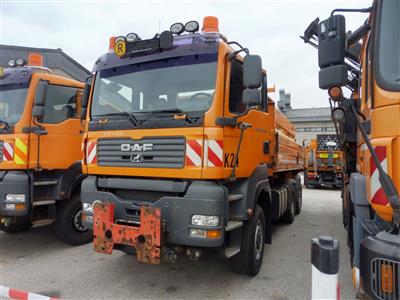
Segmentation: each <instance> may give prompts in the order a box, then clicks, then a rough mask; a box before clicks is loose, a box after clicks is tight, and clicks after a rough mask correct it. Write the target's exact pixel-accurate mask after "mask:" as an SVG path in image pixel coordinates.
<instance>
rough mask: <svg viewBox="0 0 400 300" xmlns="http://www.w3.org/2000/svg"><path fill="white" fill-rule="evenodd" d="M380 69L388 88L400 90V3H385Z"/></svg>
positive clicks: (380, 44)
mask: <svg viewBox="0 0 400 300" xmlns="http://www.w3.org/2000/svg"><path fill="white" fill-rule="evenodd" d="M380 20H381V21H380V30H379V50H378V51H379V58H378V69H379V74H380V76H381V79H383V82H384V84H385V85H386V86H390V87H392V88H395V89H397V90H398V89H399V88H400V55H399V53H400V1H383V3H382V10H381V17H380Z"/></svg>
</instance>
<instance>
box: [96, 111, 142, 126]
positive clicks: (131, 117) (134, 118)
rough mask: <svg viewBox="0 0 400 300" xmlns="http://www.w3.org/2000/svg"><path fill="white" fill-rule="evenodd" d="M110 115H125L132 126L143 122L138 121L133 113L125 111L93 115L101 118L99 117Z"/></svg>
mask: <svg viewBox="0 0 400 300" xmlns="http://www.w3.org/2000/svg"><path fill="white" fill-rule="evenodd" d="M111 116H126V117H128V118H129V120H130V121H131V122H132V124H133V125H134V126H140V125H142V123H143V122H141V121H139V120H138V119H137V118H136V117H135V115H134V114H133V113H129V112H126V111H121V112H118V113H108V114H103V115H97V116H95V117H98V118H101V117H111Z"/></svg>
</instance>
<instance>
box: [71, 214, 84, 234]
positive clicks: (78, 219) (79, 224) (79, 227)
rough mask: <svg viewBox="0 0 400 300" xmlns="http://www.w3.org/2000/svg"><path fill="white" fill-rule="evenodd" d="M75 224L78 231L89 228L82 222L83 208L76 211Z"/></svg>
mask: <svg viewBox="0 0 400 300" xmlns="http://www.w3.org/2000/svg"><path fill="white" fill-rule="evenodd" d="M73 225H74V228H75V229H76V230H77V231H80V232H84V231H86V230H87V228H86V227H85V226H84V225H83V224H82V209H80V210H78V211H77V212H76V214H75V216H74V220H73Z"/></svg>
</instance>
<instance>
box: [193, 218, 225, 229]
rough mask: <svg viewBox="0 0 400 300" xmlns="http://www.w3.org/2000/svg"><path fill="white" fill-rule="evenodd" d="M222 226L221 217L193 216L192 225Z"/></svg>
mask: <svg viewBox="0 0 400 300" xmlns="http://www.w3.org/2000/svg"><path fill="white" fill-rule="evenodd" d="M219 224H220V217H219V216H203V215H193V216H192V225H197V226H210V227H216V226H219Z"/></svg>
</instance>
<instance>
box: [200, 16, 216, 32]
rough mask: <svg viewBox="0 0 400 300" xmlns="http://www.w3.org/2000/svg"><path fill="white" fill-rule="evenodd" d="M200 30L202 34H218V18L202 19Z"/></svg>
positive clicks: (208, 17)
mask: <svg viewBox="0 0 400 300" xmlns="http://www.w3.org/2000/svg"><path fill="white" fill-rule="evenodd" d="M202 30H203V31H204V32H219V29H218V18H217V17H213V16H207V17H204V19H203V29H202Z"/></svg>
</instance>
